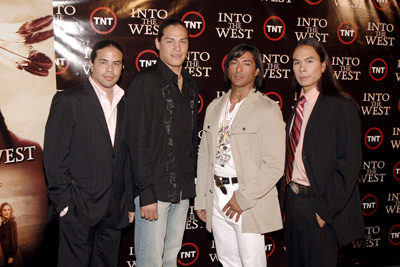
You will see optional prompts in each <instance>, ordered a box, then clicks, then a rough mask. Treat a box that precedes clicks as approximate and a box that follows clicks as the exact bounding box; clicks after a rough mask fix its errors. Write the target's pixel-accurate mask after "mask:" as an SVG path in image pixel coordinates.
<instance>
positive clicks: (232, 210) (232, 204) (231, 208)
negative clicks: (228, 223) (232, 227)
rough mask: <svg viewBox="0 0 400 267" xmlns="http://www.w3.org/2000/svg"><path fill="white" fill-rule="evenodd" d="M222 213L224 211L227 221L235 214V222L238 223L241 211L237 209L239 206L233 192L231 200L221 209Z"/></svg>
mask: <svg viewBox="0 0 400 267" xmlns="http://www.w3.org/2000/svg"><path fill="white" fill-rule="evenodd" d="M222 211H223V212H225V211H226V213H225V214H226V216H229V219H232V218H233V216H235V214H236V220H235V222H238V221H239V218H240V215H242V212H243V210H242V209H241V208H240V207H239V204H238V203H237V201H236V197H235V192H233V195H232V198H231V199H230V200H229V201H228V203H226V205H225V206H224V208H223V209H222Z"/></svg>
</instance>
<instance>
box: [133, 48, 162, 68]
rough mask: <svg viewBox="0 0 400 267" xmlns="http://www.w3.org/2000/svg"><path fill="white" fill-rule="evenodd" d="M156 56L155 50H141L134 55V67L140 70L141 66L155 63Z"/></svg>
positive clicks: (144, 66)
mask: <svg viewBox="0 0 400 267" xmlns="http://www.w3.org/2000/svg"><path fill="white" fill-rule="evenodd" d="M157 58H158V54H157V52H155V51H153V50H143V51H142V52H140V53H139V54H138V56H137V57H136V62H135V63H136V69H137V70H138V71H140V70H141V69H142V68H146V67H149V66H151V65H154V64H156V62H157Z"/></svg>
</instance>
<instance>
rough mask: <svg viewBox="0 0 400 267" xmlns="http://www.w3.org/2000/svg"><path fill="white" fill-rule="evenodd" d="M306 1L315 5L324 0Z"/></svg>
mask: <svg viewBox="0 0 400 267" xmlns="http://www.w3.org/2000/svg"><path fill="white" fill-rule="evenodd" d="M306 2H307V3H309V4H310V5H313V6H315V5H318V4H319V3H321V2H322V0H316V1H315V2H313V1H310V0H306Z"/></svg>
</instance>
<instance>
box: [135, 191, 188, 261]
mask: <svg viewBox="0 0 400 267" xmlns="http://www.w3.org/2000/svg"><path fill="white" fill-rule="evenodd" d="M135 205H136V213H135V254H136V266H138V267H161V266H162V267H176V266H177V256H178V253H179V251H180V249H181V247H182V239H183V233H184V232H185V225H186V217H187V212H188V208H189V200H188V199H185V200H181V201H180V203H171V202H162V201H158V220H157V221H149V220H146V219H144V218H142V217H141V216H140V200H139V196H138V197H136V198H135Z"/></svg>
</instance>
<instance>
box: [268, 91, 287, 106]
mask: <svg viewBox="0 0 400 267" xmlns="http://www.w3.org/2000/svg"><path fill="white" fill-rule="evenodd" d="M265 95H266V96H268V97H270V98H271V99H272V100H274V101H275V102H276V103H277V104H278V105H279V108H280V109H282V105H283V101H282V97H281V96H280V95H279V94H278V93H277V92H268V93H265Z"/></svg>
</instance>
